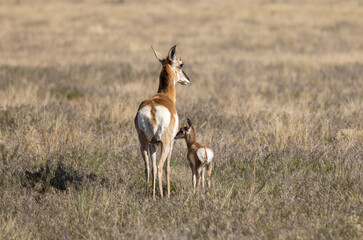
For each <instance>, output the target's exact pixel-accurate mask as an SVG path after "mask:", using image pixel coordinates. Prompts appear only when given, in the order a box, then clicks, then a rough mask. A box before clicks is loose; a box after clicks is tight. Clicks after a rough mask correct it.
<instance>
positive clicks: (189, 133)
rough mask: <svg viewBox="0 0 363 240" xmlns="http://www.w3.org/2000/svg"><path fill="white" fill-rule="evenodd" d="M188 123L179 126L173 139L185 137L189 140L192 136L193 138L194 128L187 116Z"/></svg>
mask: <svg viewBox="0 0 363 240" xmlns="http://www.w3.org/2000/svg"><path fill="white" fill-rule="evenodd" d="M187 122H188V125H187V126H185V127H182V128H180V130H179V132H178V133H177V134H176V136H175V138H174V139H182V138H184V139H186V140H190V139H191V138H192V137H193V138H194V137H195V136H194V128H193V126H192V121H191V120H190V118H187Z"/></svg>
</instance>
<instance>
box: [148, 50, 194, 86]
mask: <svg viewBox="0 0 363 240" xmlns="http://www.w3.org/2000/svg"><path fill="white" fill-rule="evenodd" d="M151 49H152V50H153V52H154V54H155V57H156V58H157V59H158V60H159V62H160V63H161V64H162V65H163V67H165V65H169V66H170V67H171V69H173V71H174V72H175V74H176V76H177V79H176V81H175V82H174V84H175V83H180V84H182V85H187V84H189V83H190V79H189V77H188V75H187V74H186V73H185V72H184V71H183V66H184V64H183V61H182V60H181V58H177V56H176V45H174V46H172V47H171V48H170V50H169V53H168V56H166V57H165V58H164V57H162V55H161V54H160V53H159V52H158V51H156V50H155V49H154V48H153V47H152V46H151Z"/></svg>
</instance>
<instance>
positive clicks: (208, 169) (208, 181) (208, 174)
mask: <svg viewBox="0 0 363 240" xmlns="http://www.w3.org/2000/svg"><path fill="white" fill-rule="evenodd" d="M206 168H207V184H208V187H209V188H210V176H211V175H212V168H213V164H212V163H209V164H208V165H207V166H206Z"/></svg>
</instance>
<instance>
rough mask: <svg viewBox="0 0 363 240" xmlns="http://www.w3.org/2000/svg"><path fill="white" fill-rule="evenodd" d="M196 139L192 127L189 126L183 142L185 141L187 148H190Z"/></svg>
mask: <svg viewBox="0 0 363 240" xmlns="http://www.w3.org/2000/svg"><path fill="white" fill-rule="evenodd" d="M196 141H197V140H196V138H195V132H194V128H193V127H191V128H190V134H189V135H188V136H187V137H186V138H185V142H186V143H187V146H188V148H190V147H191V146H192V145H193V144H194V143H195V142H196Z"/></svg>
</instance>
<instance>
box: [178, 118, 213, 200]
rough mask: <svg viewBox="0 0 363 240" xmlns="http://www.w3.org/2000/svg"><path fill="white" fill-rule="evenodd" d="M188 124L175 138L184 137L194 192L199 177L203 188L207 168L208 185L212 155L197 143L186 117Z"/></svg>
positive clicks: (190, 123)
mask: <svg viewBox="0 0 363 240" xmlns="http://www.w3.org/2000/svg"><path fill="white" fill-rule="evenodd" d="M187 121H188V126H186V127H183V128H180V130H179V132H178V133H177V134H176V136H175V139H181V138H184V139H185V142H186V143H187V147H188V155H187V158H188V160H189V165H190V168H191V169H192V173H193V188H194V193H195V190H196V188H198V186H199V183H200V179H201V178H202V188H204V174H205V169H207V171H208V172H207V184H208V187H210V175H211V174H212V161H213V157H214V153H213V150H212V149H210V148H208V147H206V146H204V145H202V144H200V143H198V142H197V140H196V137H195V130H194V127H193V126H192V121H191V120H190V118H187Z"/></svg>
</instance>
